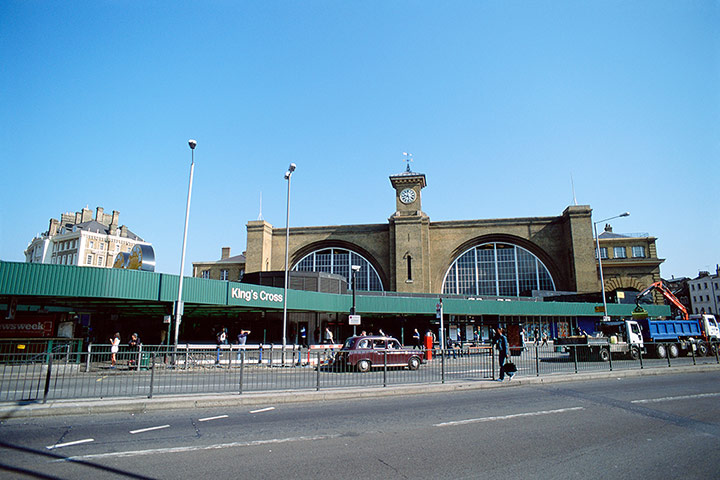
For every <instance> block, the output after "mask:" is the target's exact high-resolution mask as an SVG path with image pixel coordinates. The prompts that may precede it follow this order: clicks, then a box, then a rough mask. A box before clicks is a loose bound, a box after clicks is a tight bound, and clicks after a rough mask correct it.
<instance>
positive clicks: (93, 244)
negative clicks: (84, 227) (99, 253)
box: [90, 240, 95, 248]
mask: <svg viewBox="0 0 720 480" xmlns="http://www.w3.org/2000/svg"><path fill="white" fill-rule="evenodd" d="M90 248H95V242H93V241H92V240H90Z"/></svg>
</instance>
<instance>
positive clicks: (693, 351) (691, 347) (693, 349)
mask: <svg viewBox="0 0 720 480" xmlns="http://www.w3.org/2000/svg"><path fill="white" fill-rule="evenodd" d="M690 354H691V355H692V359H693V365H697V363H695V344H694V343H691V344H690Z"/></svg>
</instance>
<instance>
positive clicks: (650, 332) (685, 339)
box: [636, 318, 707, 358]
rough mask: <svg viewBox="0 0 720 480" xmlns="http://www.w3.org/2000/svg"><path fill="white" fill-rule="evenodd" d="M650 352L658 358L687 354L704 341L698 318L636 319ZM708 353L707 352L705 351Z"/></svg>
mask: <svg viewBox="0 0 720 480" xmlns="http://www.w3.org/2000/svg"><path fill="white" fill-rule="evenodd" d="M636 321H637V322H638V324H639V325H640V328H641V330H642V336H643V340H644V341H645V342H649V343H652V345H648V349H649V350H650V352H649V353H650V354H651V355H653V356H655V357H657V358H665V357H667V356H668V355H669V356H670V357H677V356H678V355H687V354H688V353H690V352H691V351H692V350H693V349H697V345H699V344H700V343H703V334H702V331H701V330H700V323H698V321H697V320H681V319H675V320H650V319H647V318H645V319H638V320H636ZM705 354H706V355H707V353H705Z"/></svg>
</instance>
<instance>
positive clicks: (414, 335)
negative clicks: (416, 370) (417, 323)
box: [413, 328, 422, 348]
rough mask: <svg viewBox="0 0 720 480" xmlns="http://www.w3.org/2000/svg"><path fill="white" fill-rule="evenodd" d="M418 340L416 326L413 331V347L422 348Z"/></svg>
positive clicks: (418, 333)
mask: <svg viewBox="0 0 720 480" xmlns="http://www.w3.org/2000/svg"><path fill="white" fill-rule="evenodd" d="M420 340H421V338H420V332H418V329H417V328H416V329H415V331H414V332H413V341H414V342H415V348H422V344H421V342H420Z"/></svg>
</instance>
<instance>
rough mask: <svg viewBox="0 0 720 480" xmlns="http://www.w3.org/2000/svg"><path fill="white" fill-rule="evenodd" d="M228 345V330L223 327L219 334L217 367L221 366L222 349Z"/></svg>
mask: <svg viewBox="0 0 720 480" xmlns="http://www.w3.org/2000/svg"><path fill="white" fill-rule="evenodd" d="M227 344H228V340H227V328H225V327H223V328H222V329H220V331H219V332H218V334H217V357H215V365H218V364H220V347H221V346H222V345H227Z"/></svg>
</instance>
